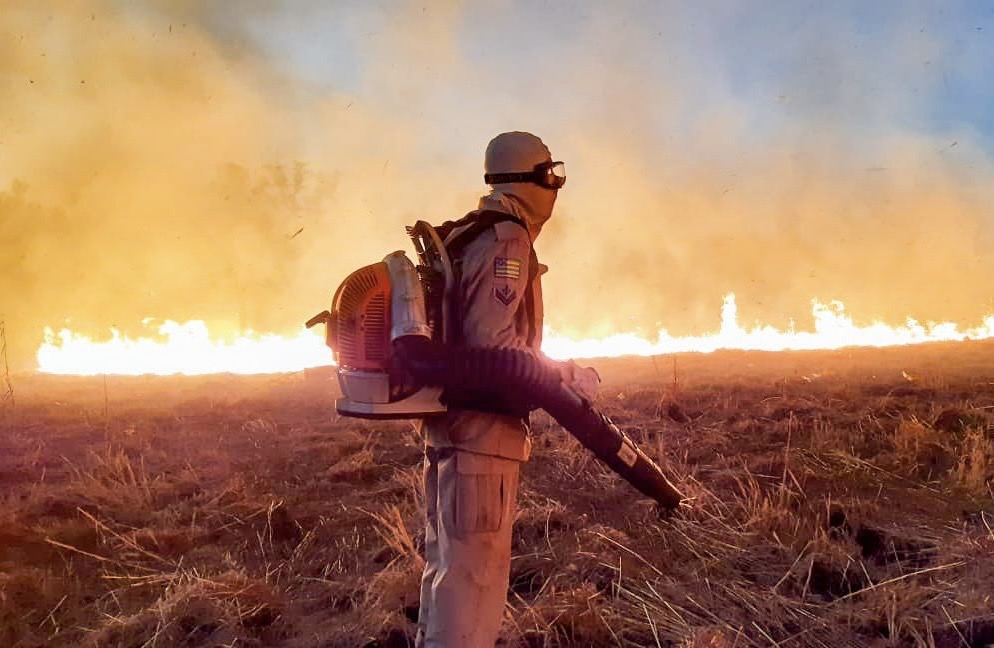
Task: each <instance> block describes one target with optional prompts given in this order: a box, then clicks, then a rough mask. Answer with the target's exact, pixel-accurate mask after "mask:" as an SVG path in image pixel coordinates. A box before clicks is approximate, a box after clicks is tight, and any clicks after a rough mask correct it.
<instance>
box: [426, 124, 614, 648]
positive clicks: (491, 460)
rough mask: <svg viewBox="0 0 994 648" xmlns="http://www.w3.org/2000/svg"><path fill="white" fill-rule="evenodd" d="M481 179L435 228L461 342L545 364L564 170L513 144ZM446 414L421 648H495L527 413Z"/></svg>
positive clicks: (456, 406) (584, 389) (576, 380)
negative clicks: (452, 285) (449, 270)
mask: <svg viewBox="0 0 994 648" xmlns="http://www.w3.org/2000/svg"><path fill="white" fill-rule="evenodd" d="M484 171H485V175H484V179H485V181H486V183H487V184H489V185H490V186H491V191H490V193H489V194H487V195H486V196H483V197H482V198H481V199H480V203H479V207H478V209H477V210H476V211H475V212H471V213H470V214H469V215H468V216H467V217H466V218H464V219H462V220H460V221H456V222H455V223H447V224H446V225H447V226H448V227H444V226H443V227H442V228H440V232H442V233H443V236H444V241H445V244H446V248H447V249H449V253H450V255H452V257H453V265H454V266H455V267H456V269H457V273H456V277H457V278H456V290H457V292H456V301H457V308H456V309H455V313H456V317H457V325H456V327H455V328H456V330H457V332H458V334H459V336H460V339H459V340H458V341H457V342H458V343H460V344H464V345H467V346H484V347H514V348H524V349H530V350H531V351H532V352H534V353H535V354H540V351H539V346H540V344H541V337H542V289H541V274H542V273H543V272H544V271H545V270H546V268H545V266H542V265H541V264H539V263H538V259H537V257H536V256H535V252H534V248H533V243H534V242H535V239H536V238H537V237H538V235H539V233H540V232H541V231H542V226H543V225H544V224H545V223H546V221H548V220H549V218H550V217H551V216H552V209H553V206H554V205H555V202H556V196H557V194H558V191H559V189H560V188H561V187H562V186H563V185H564V184H565V182H566V175H565V166H564V165H563V164H562V163H561V162H556V161H554V160H553V158H552V156H551V155H550V153H549V149H548V148H547V147H546V146H545V144H543V143H542V140H541V139H539V138H538V137H536V136H535V135H532V134H530V133H524V132H510V133H503V134H501V135H498V136H497V137H495V138H494V139H493V140H492V141H491V142H490V144H489V145H488V146H487V150H486V154H485V157H484ZM457 241H458V245H456V242H457ZM456 248H458V249H456ZM560 372H561V374H562V376H563V380H564V381H565V382H567V383H568V384H571V385H573V386H574V388H575V389H576V390H577V391H579V392H580V393H581V394H582V395H584V396H586V397H587V398H590V399H592V398H593V397H594V396H595V392H596V386H597V383H598V382H599V379H598V378H597V377H596V372H594V371H593V370H592V369H583V368H580V367H578V366H577V365H576V364H575V363H573V362H572V361H570V362H568V363H563V364H561V365H560ZM448 406H449V408H448V413H447V414H446V415H445V416H444V417H440V418H434V419H425V420H424V421H423V423H422V431H423V433H424V436H425V455H426V460H425V466H424V488H425V503H426V512H427V529H426V536H425V570H424V574H423V577H422V581H421V604H420V613H419V619H418V637H417V645H419V646H428V647H434V646H439V647H440V646H445V647H448V648H456V647H459V648H476V647H481V648H482V647H487V648H491V647H492V646H493V645H494V643H495V641H496V640H497V636H498V633H499V630H500V623H501V617H502V613H503V610H504V604H505V602H506V600H507V587H508V577H509V573H510V561H511V526H512V522H513V521H514V517H515V512H516V501H515V500H516V498H517V491H518V476H519V468H520V465H521V463H522V462H524V461H527V460H528V456H529V453H530V450H531V443H530V441H529V438H528V409H529V408H528V406H527V403H523V402H518V403H501V402H499V399H498V398H497V397H494V396H492V395H488V394H477V395H475V396H473V395H469V396H467V395H461V396H460V400H458V401H450V402H448Z"/></svg>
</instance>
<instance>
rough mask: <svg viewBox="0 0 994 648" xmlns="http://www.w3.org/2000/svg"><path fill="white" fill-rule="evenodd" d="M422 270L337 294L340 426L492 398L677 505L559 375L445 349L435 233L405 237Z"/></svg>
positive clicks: (375, 276)
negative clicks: (538, 413) (458, 400)
mask: <svg viewBox="0 0 994 648" xmlns="http://www.w3.org/2000/svg"><path fill="white" fill-rule="evenodd" d="M408 233H409V235H410V236H411V239H412V240H413V242H414V247H415V249H416V251H417V255H418V260H419V264H418V265H417V266H415V265H414V264H413V263H412V262H411V260H410V259H408V257H407V256H406V254H404V252H401V251H398V252H393V253H391V254H389V255H387V256H386V257H385V258H384V259H383V261H381V262H379V263H375V264H373V265H369V266H366V267H364V268H360V269H359V270H356V271H355V272H353V273H352V274H351V275H349V276H348V277H347V278H346V279H345V281H344V282H342V285H341V286H339V288H338V290H337V291H336V292H335V296H334V298H333V299H332V304H331V310H330V311H322V312H321V313H318V314H317V315H315V316H314V317H312V318H311V319H310V320H308V322H307V327H308V328H310V327H313V326H316V325H317V324H324V325H325V341H326V343H327V344H328V346H329V347H331V349H332V350H333V351H334V353H335V359H336V362H337V364H338V367H337V375H338V382H339V386H340V387H341V391H342V394H343V397H342V398H340V399H338V400H337V401H336V402H335V408H336V410H337V411H338V413H339V414H341V415H343V416H352V417H358V418H367V419H404V418H425V417H430V416H439V415H442V414H444V413H445V412H446V411H447V408H446V405H445V401H446V400H447V397H448V398H451V397H453V396H457V395H458V394H460V393H476V394H478V393H480V392H484V393H490V394H492V395H493V396H494V397H495V398H499V399H502V400H508V399H511V400H516V401H517V402H519V403H527V405H528V407H529V409H534V408H541V409H544V410H545V411H546V412H548V413H549V415H550V416H552V418H553V419H555V420H556V422H558V423H559V424H560V425H561V426H562V427H563V428H564V429H565V430H566V431H567V432H569V433H570V434H572V435H573V436H574V437H576V438H577V439H578V440H579V441H580V443H581V444H582V445H583V446H584V447H586V448H587V449H588V450H590V451H591V452H593V453H594V455H595V456H597V458H598V459H600V460H601V461H603V462H604V463H605V464H607V465H608V467H610V468H611V469H612V470H613V471H614V472H616V473H617V474H618V475H619V476H621V477H622V478H623V479H625V480H626V481H628V482H629V483H630V484H631V485H632V486H634V487H635V488H636V489H637V490H638V491H639V492H641V493H642V494H643V495H646V496H648V497H650V498H652V499H654V500H656V502H658V503H659V505H660V506H661V507H663V508H665V509H674V508H676V507H677V506H679V504H680V501H681V500H682V499H683V495H682V494H681V493H680V491H679V490H677V488H676V487H675V486H673V484H671V483H670V482H669V480H668V479H667V478H666V476H665V475H664V474H663V471H662V470H661V469H660V467H659V466H658V465H657V464H656V463H655V462H654V461H653V460H652V459H650V458H649V457H648V456H647V455H646V454H645V453H644V452H642V450H641V449H639V448H638V446H636V445H635V443H634V442H633V441H632V440H631V439H630V438H629V437H628V436H627V435H626V434H625V433H624V432H622V431H621V430H619V429H618V426H616V425H615V424H614V423H612V422H611V420H610V419H608V418H607V417H606V416H604V415H603V414H601V413H600V412H598V411H597V410H596V409H594V407H593V406H592V405H591V404H590V403H589V402H587V401H586V400H585V399H583V398H582V397H581V396H580V395H579V394H577V393H576V392H575V391H574V390H573V389H571V388H570V387H569V386H568V385H566V384H564V383H563V382H562V379H561V376H560V373H559V370H558V369H557V368H556V367H554V366H551V365H550V364H549V363H548V362H546V361H544V360H543V359H542V358H541V357H539V356H538V355H536V354H533V353H531V352H529V351H526V350H522V349H506V348H479V347H466V346H459V345H455V344H451V343H450V340H452V339H455V337H454V331H453V326H454V324H455V323H454V322H453V321H452V317H451V313H452V312H453V311H454V308H453V302H454V299H455V294H454V293H455V288H456V287H455V286H454V283H455V282H454V280H453V277H454V274H453V271H452V263H451V259H450V258H449V254H448V252H447V251H446V248H445V246H444V245H443V243H442V241H441V239H440V237H439V236H438V233H437V232H436V231H435V228H433V227H432V226H431V225H429V224H428V223H426V222H424V221H419V222H418V223H417V224H416V225H415V226H414V227H412V228H408Z"/></svg>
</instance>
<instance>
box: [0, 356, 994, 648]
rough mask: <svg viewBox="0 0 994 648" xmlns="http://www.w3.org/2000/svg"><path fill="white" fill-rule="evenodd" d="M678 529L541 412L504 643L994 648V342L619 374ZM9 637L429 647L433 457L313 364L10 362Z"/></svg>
mask: <svg viewBox="0 0 994 648" xmlns="http://www.w3.org/2000/svg"><path fill="white" fill-rule="evenodd" d="M593 364H595V365H596V366H597V367H598V368H599V369H600V370H601V373H602V376H603V377H604V384H603V390H602V394H601V400H600V406H601V407H602V409H603V410H604V411H605V412H606V413H608V414H609V415H610V416H611V417H612V418H613V419H614V420H615V422H616V423H618V424H619V425H620V426H621V427H622V428H623V429H625V430H626V431H628V432H629V434H630V435H631V436H633V437H634V438H635V439H636V440H637V441H638V442H639V443H640V444H641V446H642V447H643V448H644V449H645V450H646V451H647V452H648V453H649V454H650V455H652V456H655V457H657V458H658V460H659V462H660V463H661V465H663V466H664V467H665V468H666V470H667V471H668V472H669V473H670V474H671V476H672V478H673V480H674V481H675V482H676V483H678V484H679V486H680V487H681V489H682V490H683V491H684V492H685V493H686V494H687V495H688V497H689V499H688V501H687V503H686V506H685V508H683V509H682V510H680V511H679V512H678V513H676V514H674V515H670V516H661V515H660V514H659V513H658V512H657V511H656V510H655V509H654V507H653V506H652V505H651V503H650V502H648V501H647V500H645V499H644V498H642V497H640V496H638V494H637V493H636V492H635V491H634V490H633V489H632V488H631V487H629V486H628V485H627V484H625V483H624V482H622V481H620V480H619V479H618V478H616V477H615V476H614V475H613V474H612V473H610V472H608V471H607V470H605V469H604V468H603V467H602V466H601V465H599V464H598V463H597V462H596V461H595V460H593V459H591V458H590V456H589V455H588V454H587V453H586V452H585V451H584V450H583V449H582V448H581V447H579V445H578V444H577V443H576V442H575V441H574V440H573V439H572V438H571V437H569V436H568V435H567V434H565V433H564V432H563V431H562V430H561V429H559V428H558V427H557V426H556V425H555V424H554V423H552V421H551V420H550V419H549V418H548V417H546V416H545V415H543V414H536V415H533V419H532V433H533V438H534V442H535V443H534V445H535V451H534V456H533V459H532V461H531V462H529V463H528V464H527V465H526V467H525V469H524V477H523V486H522V492H521V496H520V502H519V503H520V512H519V515H518V518H517V521H516V525H515V532H514V558H513V563H512V575H511V583H510V590H509V596H508V606H507V609H506V615H505V623H504V628H503V631H504V637H505V638H504V640H503V641H505V642H506V645H508V646H519V645H520V646H601V645H604V646H615V645H621V646H656V645H660V646H664V645H665V646H669V645H684V646H713V647H723V646H765V645H773V644H776V645H784V646H787V645H800V646H808V645H812V646H833V647H834V646H867V645H870V646H878V645H879V646H889V645H920V646H932V645H935V646H986V645H991V644H994V530H992V529H994V481H992V478H994V344H988V343H969V344H960V345H956V344H951V345H929V346H921V347H908V348H901V349H889V350H852V351H850V350H843V351H836V352H818V353H778V354H770V353H746V352H719V353H715V354H711V355H692V354H687V355H679V356H676V357H674V356H666V357H659V358H654V359H626V360H600V361H596V362H594V363H593ZM14 388H15V395H16V404H15V405H14V406H13V407H10V406H7V407H4V408H3V409H2V410H0V497H2V499H0V642H2V643H3V645H6V646H43V645H44V646H128V647H138V646H220V645H225V646H262V645H266V646H269V645H272V646H406V645H408V642H409V641H410V639H411V637H412V636H413V630H414V625H413V620H414V619H416V618H417V582H418V575H419V572H420V569H421V565H422V562H421V558H420V556H419V551H420V548H421V544H422V541H423V533H422V531H421V517H422V515H423V504H422V502H421V499H420V498H421V493H420V491H419V475H420V459H421V442H420V440H419V438H418V436H417V433H416V430H415V428H414V427H413V426H412V424H411V423H409V422H404V421H401V422H392V423H374V422H369V423H367V422H363V421H356V420H350V419H340V418H338V417H336V415H335V413H334V408H333V399H334V396H335V393H334V389H333V387H332V386H331V383H328V382H327V376H326V375H322V373H321V372H319V371H312V372H307V373H301V374H293V375H280V376H257V377H233V376H212V377H202V378H180V377H171V378H151V377H148V378H127V379H126V378H121V377H110V378H107V379H106V380H105V379H104V378H102V377H98V378H60V377H51V376H15V377H14Z"/></svg>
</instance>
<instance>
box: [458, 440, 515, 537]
mask: <svg viewBox="0 0 994 648" xmlns="http://www.w3.org/2000/svg"><path fill="white" fill-rule="evenodd" d="M517 468H518V466H517V464H516V462H514V461H511V460H508V459H500V458H498V457H487V456H484V455H476V454H472V453H465V452H460V453H458V454H457V455H456V489H455V490H456V510H455V518H456V519H455V522H456V535H457V536H458V537H466V536H467V535H470V534H474V533H493V532H495V531H499V530H500V528H501V525H502V524H504V522H505V520H506V519H507V518H508V517H509V506H508V504H509V502H508V500H509V498H510V497H512V496H513V486H514V480H515V479H516V472H517Z"/></svg>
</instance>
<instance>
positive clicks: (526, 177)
mask: <svg viewBox="0 0 994 648" xmlns="http://www.w3.org/2000/svg"><path fill="white" fill-rule="evenodd" d="M483 181H484V182H486V183H487V184H490V185H495V184H506V183H508V182H534V183H535V184H537V185H538V186H540V187H545V188H546V189H559V188H561V187H562V186H563V185H565V184H566V163H565V162H542V163H541V164H536V165H535V168H534V169H532V170H531V171H521V172H516V173H488V174H486V175H484V176H483Z"/></svg>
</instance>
